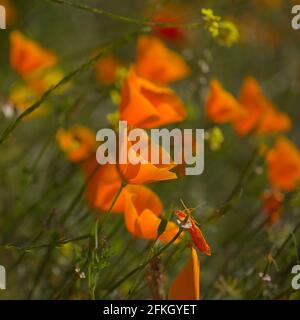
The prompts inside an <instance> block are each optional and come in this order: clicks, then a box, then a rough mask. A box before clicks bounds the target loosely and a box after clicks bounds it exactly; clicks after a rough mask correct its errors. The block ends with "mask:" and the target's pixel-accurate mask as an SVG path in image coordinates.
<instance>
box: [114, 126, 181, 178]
mask: <svg viewBox="0 0 300 320" xmlns="http://www.w3.org/2000/svg"><path fill="white" fill-rule="evenodd" d="M142 132H143V135H142V136H141V137H140V139H139V144H140V148H139V147H138V148H137V149H133V146H134V144H133V143H132V142H131V141H128V140H126V138H124V142H123V144H122V149H121V157H124V159H125V160H126V164H121V163H120V164H119V170H120V173H121V175H122V178H123V180H125V182H127V183H128V184H145V183H151V182H155V181H162V180H172V179H176V178H177V176H176V173H174V172H172V171H170V170H172V169H173V168H174V167H175V165H174V164H173V163H172V159H171V158H170V156H169V154H168V153H167V152H166V151H165V150H164V149H163V148H162V147H161V146H160V145H158V144H155V143H153V142H152V141H151V140H150V138H149V137H148V135H147V133H146V131H142ZM150 150H151V152H150ZM155 155H157V158H158V160H159V161H157V162H158V163H157V164H153V163H152V161H151V156H152V157H153V156H155ZM163 158H164V159H168V161H169V164H162V159H163ZM133 160H134V161H135V162H136V164H133V163H132V162H133Z"/></svg>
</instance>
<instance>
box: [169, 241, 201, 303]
mask: <svg viewBox="0 0 300 320" xmlns="http://www.w3.org/2000/svg"><path fill="white" fill-rule="evenodd" d="M168 299H169V300H200V260H199V257H198V255H197V252H196V250H195V249H194V248H193V247H191V256H190V258H189V260H188V262H187V264H186V265H185V266H184V267H183V269H182V270H181V271H180V272H179V273H178V275H177V276H176V278H175V279H174V281H173V282H172V284H171V287H170V289H169V294H168Z"/></svg>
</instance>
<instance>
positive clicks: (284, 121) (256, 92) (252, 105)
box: [233, 77, 291, 135]
mask: <svg viewBox="0 0 300 320" xmlns="http://www.w3.org/2000/svg"><path fill="white" fill-rule="evenodd" d="M239 101H240V103H241V105H242V106H243V107H244V108H245V111H246V112H245V113H244V115H242V116H241V117H240V118H238V119H236V120H235V121H234V124H233V125H234V128H235V130H236V131H237V133H238V134H240V135H245V134H248V133H249V132H251V131H253V130H256V132H257V133H259V134H264V133H272V132H281V131H287V130H289V129H290V127H291V121H290V118H289V117H288V116H287V115H286V114H285V113H283V112H280V111H278V110H277V108H276V107H275V106H274V105H273V104H272V102H271V101H269V100H268V99H267V98H266V97H265V96H264V95H263V93H262V91H261V89H260V87H259V84H258V83H257V81H256V80H255V79H254V78H252V77H247V78H246V79H245V80H244V82H243V85H242V88H241V92H240V99H239Z"/></svg>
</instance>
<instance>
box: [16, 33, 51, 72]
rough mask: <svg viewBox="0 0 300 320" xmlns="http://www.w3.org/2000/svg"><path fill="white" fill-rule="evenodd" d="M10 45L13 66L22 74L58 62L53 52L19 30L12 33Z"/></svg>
mask: <svg viewBox="0 0 300 320" xmlns="http://www.w3.org/2000/svg"><path fill="white" fill-rule="evenodd" d="M10 47H11V51H10V62H11V66H12V68H13V69H14V70H15V71H16V72H17V73H19V74H20V75H21V76H28V75H29V74H32V73H33V72H36V71H38V70H41V69H43V68H48V67H51V66H53V65H55V64H56V62H57V57H56V55H55V54H54V53H53V52H51V51H50V50H47V49H44V48H42V47H41V46H40V45H39V44H38V43H36V42H34V41H32V40H30V39H28V38H27V37H26V36H24V35H23V34H22V33H21V32H19V31H13V32H12V33H11V34H10Z"/></svg>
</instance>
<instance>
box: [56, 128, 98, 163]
mask: <svg viewBox="0 0 300 320" xmlns="http://www.w3.org/2000/svg"><path fill="white" fill-rule="evenodd" d="M56 140H57V143H58V145H59V147H60V148H61V149H62V150H63V151H64V152H65V154H66V156H67V158H68V159H69V160H70V161H73V162H78V161H83V160H86V159H87V158H89V157H90V156H92V155H94V154H95V152H96V148H97V143H96V136H95V133H94V132H93V131H91V130H90V129H89V128H86V127H84V126H81V125H75V126H73V127H72V128H70V129H68V130H65V129H62V128H61V129H59V130H58V131H57V133H56Z"/></svg>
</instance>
